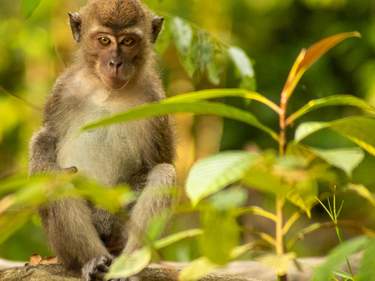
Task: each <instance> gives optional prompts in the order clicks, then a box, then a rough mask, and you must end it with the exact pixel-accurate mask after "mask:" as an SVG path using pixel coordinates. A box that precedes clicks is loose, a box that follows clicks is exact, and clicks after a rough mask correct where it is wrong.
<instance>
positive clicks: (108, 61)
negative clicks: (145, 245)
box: [30, 0, 175, 280]
mask: <svg viewBox="0 0 375 281" xmlns="http://www.w3.org/2000/svg"><path fill="white" fill-rule="evenodd" d="M70 21H71V27H72V31H73V35H74V38H75V39H76V41H77V42H78V43H79V49H78V51H77V55H76V59H75V62H74V63H73V65H72V66H71V67H69V68H68V69H67V70H66V71H65V72H64V73H63V74H62V75H61V76H60V77H59V78H58V79H57V81H56V83H55V86H54V89H53V91H52V94H51V96H50V97H49V98H48V101H47V104H46V107H45V114H44V121H43V127H42V128H41V130H40V131H39V132H37V133H36V134H35V135H34V137H33V139H32V141H31V148H30V151H31V153H30V154H31V155H30V156H31V159H30V173H31V174H35V173H44V172H49V171H63V170H66V169H78V171H79V172H81V173H83V174H85V175H87V176H88V177H91V178H93V179H95V180H97V181H99V182H100V183H102V184H104V185H107V186H113V185H116V184H120V183H128V184H130V185H131V186H132V187H133V188H134V189H135V190H136V191H139V192H140V196H139V198H138V200H137V202H136V204H135V206H134V207H133V208H132V210H131V215H130V218H129V220H128V221H127V222H126V223H125V222H124V220H123V218H122V217H121V216H114V215H111V214H109V213H108V212H106V211H104V210H99V209H96V208H95V207H93V206H92V205H91V204H90V203H89V202H86V201H84V200H79V199H64V200H60V201H57V202H52V203H49V204H48V205H47V206H45V207H43V208H42V209H41V212H40V213H41V216H42V221H43V225H44V227H45V230H46V233H47V235H48V239H49V242H50V244H51V246H52V248H53V250H54V251H55V253H56V255H57V256H58V258H59V259H60V260H61V261H62V262H63V263H64V264H65V265H66V266H67V267H70V268H75V269H81V268H83V269H82V274H83V278H84V279H85V280H101V279H103V278H104V274H105V273H106V271H107V270H108V265H109V264H110V262H111V259H112V255H111V254H118V249H121V250H122V249H123V250H124V251H125V252H132V251H134V250H135V249H137V248H138V247H139V246H140V245H141V243H142V238H143V236H144V235H145V229H146V227H147V225H148V223H149V222H150V220H151V219H152V218H153V217H154V216H155V215H157V214H159V213H161V212H163V210H166V209H168V208H169V206H170V204H171V193H172V192H171V186H173V185H174V181H175V170H174V167H173V165H172V162H173V158H174V151H175V150H174V141H173V132H172V129H171V125H170V120H169V118H168V117H161V118H154V119H149V120H142V121H136V122H131V123H128V124H118V125H114V126H110V127H105V128H102V129H98V130H94V131H91V132H84V133H82V132H80V131H79V130H80V128H81V127H82V126H83V125H85V124H86V123H88V122H91V121H94V120H96V119H98V118H103V117H105V116H109V115H111V114H114V113H117V112H120V111H126V110H127V109H129V108H132V107H134V106H137V105H141V104H143V103H148V102H154V101H158V100H160V99H163V98H164V91H163V88H162V84H161V81H160V78H159V75H158V73H157V71H156V69H155V62H154V52H153V46H152V43H153V42H154V41H155V40H156V38H157V36H158V33H159V31H160V29H161V24H162V19H161V18H159V17H155V16H154V15H153V14H152V13H151V12H150V11H149V10H148V9H147V8H145V7H144V6H143V4H142V3H140V2H139V1H137V0H91V1H89V2H88V4H87V5H86V6H85V7H83V8H82V9H81V11H80V12H79V13H72V14H70ZM103 38H104V39H103ZM108 42H109V43H108Z"/></svg>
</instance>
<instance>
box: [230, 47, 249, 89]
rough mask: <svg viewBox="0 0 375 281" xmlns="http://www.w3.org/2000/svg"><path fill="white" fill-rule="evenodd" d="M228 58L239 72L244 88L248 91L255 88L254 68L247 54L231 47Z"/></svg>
mask: <svg viewBox="0 0 375 281" xmlns="http://www.w3.org/2000/svg"><path fill="white" fill-rule="evenodd" d="M228 56H229V58H230V59H231V60H232V62H233V64H234V65H235V67H236V69H237V70H238V73H239V75H240V77H241V79H242V87H243V88H246V89H252V88H254V85H253V84H254V78H255V73H254V68H253V65H252V63H251V61H250V59H249V57H248V56H247V54H246V53H245V52H244V51H243V50H242V49H240V48H238V47H230V48H229V49H228Z"/></svg>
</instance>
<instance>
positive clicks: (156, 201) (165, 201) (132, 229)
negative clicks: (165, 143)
mask: <svg viewBox="0 0 375 281" xmlns="http://www.w3.org/2000/svg"><path fill="white" fill-rule="evenodd" d="M175 182H176V171H175V168H174V166H173V165H172V164H159V165H156V166H155V167H154V168H153V169H152V170H151V171H150V173H149V174H148V176H147V183H146V186H145V188H144V189H143V191H142V193H141V195H140V197H139V198H138V200H137V203H136V205H135V206H134V207H133V210H132V212H131V216H130V220H129V223H128V226H127V229H126V231H127V236H128V241H127V244H126V247H125V249H124V252H125V253H127V254H129V253H132V252H133V251H135V250H136V249H137V248H139V247H140V246H142V244H143V242H144V239H145V235H146V231H147V227H148V226H149V224H150V222H151V221H152V219H154V218H157V216H158V215H162V214H164V212H168V211H169V210H170V208H171V206H172V204H173V201H174V200H173V199H174V198H175V196H176V192H174V189H173V188H174V186H175Z"/></svg>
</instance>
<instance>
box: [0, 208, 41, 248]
mask: <svg viewBox="0 0 375 281" xmlns="http://www.w3.org/2000/svg"><path fill="white" fill-rule="evenodd" d="M34 214H35V210H33V209H25V210H22V211H20V210H18V211H17V212H7V213H4V214H1V216H0V229H1V231H0V245H1V244H2V243H4V242H5V241H6V240H7V239H8V238H9V237H11V236H12V235H13V234H14V233H15V232H16V231H17V230H18V229H20V228H21V227H22V226H23V225H24V224H25V223H26V222H28V221H29V220H30V218H31V216H32V215H34Z"/></svg>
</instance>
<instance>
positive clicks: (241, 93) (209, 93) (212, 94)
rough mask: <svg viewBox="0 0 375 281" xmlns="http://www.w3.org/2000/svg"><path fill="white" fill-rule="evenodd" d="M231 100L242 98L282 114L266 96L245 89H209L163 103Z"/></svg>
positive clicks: (169, 99)
mask: <svg viewBox="0 0 375 281" xmlns="http://www.w3.org/2000/svg"><path fill="white" fill-rule="evenodd" d="M227 97H228V98H230V97H240V98H244V99H246V100H254V101H257V102H260V103H262V104H264V105H266V106H268V107H269V108H271V109H272V110H274V111H275V112H276V113H279V112H280V108H279V106H278V105H276V104H275V103H274V102H272V101H271V100H269V99H267V98H266V97H265V96H263V95H261V94H259V93H257V92H252V91H247V90H245V89H208V90H202V91H197V92H191V93H186V94H182V95H178V96H175V97H171V98H168V99H166V100H164V101H162V103H179V102H196V101H200V100H208V99H217V98H227Z"/></svg>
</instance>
